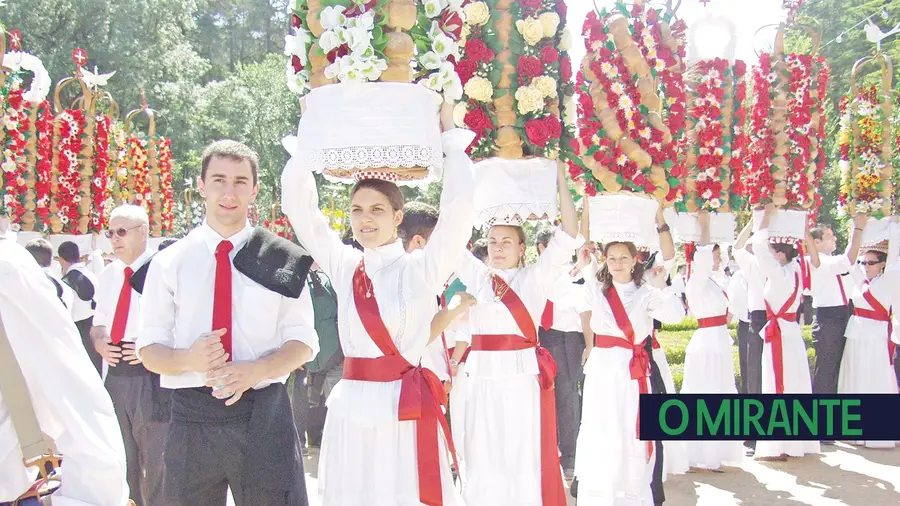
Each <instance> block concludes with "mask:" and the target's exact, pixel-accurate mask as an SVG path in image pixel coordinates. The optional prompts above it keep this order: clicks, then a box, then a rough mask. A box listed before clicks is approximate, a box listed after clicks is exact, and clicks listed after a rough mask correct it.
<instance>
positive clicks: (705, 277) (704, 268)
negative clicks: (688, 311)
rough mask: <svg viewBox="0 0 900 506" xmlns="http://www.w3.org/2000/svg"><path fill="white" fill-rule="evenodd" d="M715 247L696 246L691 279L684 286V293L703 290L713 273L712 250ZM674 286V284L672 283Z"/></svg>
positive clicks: (709, 245) (711, 245)
mask: <svg viewBox="0 0 900 506" xmlns="http://www.w3.org/2000/svg"><path fill="white" fill-rule="evenodd" d="M714 248H715V245H713V244H708V245H706V246H697V249H696V250H695V251H694V260H693V262H691V271H692V272H691V277H690V279H688V281H687V283H686V284H685V286H684V291H686V292H687V293H692V292H694V291H696V290H700V289H703V288H704V287H705V286H706V283H707V282H708V281H709V277H710V275H712V272H713V249H714ZM672 286H673V287H674V286H675V283H674V282H673V283H672Z"/></svg>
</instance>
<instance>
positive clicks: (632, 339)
mask: <svg viewBox="0 0 900 506" xmlns="http://www.w3.org/2000/svg"><path fill="white" fill-rule="evenodd" d="M664 233H668V232H667V231H664ZM637 255H638V252H637V249H636V248H635V246H634V244H633V243H631V242H607V244H605V245H604V257H605V263H604V264H603V265H602V267H598V266H597V265H596V264H593V263H592V265H591V267H589V268H587V269H586V271H587V272H586V273H585V280H586V282H585V289H584V295H585V297H584V300H583V301H581V307H579V309H578V310H579V312H581V313H586V312H590V313H591V318H590V328H591V330H592V331H593V332H594V343H593V348H590V349H589V355H588V358H587V361H586V363H585V366H584V373H585V380H584V407H583V411H582V418H581V429H580V431H579V433H578V444H577V449H576V454H575V476H576V478H577V479H578V504H579V506H585V505H586V506H652V505H653V504H654V503H659V502H661V501H663V500H664V494H663V490H662V471H663V470H662V467H661V466H662V463H661V459H660V458H659V457H660V455H659V451H660V448H661V447H662V445H660V444H657V442H653V441H641V440H640V436H639V433H638V420H639V416H640V415H639V409H638V406H639V404H638V400H639V396H640V394H641V393H654V392H660V391H662V390H663V389H664V388H665V386H664V383H665V382H664V380H663V378H662V375H661V374H660V369H659V366H658V364H657V363H656V362H655V359H654V358H653V352H652V337H651V336H652V333H653V320H654V319H656V320H659V321H661V322H662V323H677V322H680V321H681V320H682V319H683V318H684V316H685V310H684V305H683V304H682V301H681V299H680V298H679V297H678V296H677V295H675V293H674V292H672V291H671V290H669V289H666V287H665V284H666V282H665V280H666V272H665V271H664V270H662V271H660V272H656V273H655V274H654V275H652V276H650V277H649V278H647V279H648V281H647V282H645V281H644V279H645V278H644V272H643V264H641V263H640V262H639V261H638V258H637ZM598 270H599V273H598V272H597V271H598ZM664 454H665V450H663V458H665V457H664Z"/></svg>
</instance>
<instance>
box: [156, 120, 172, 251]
mask: <svg viewBox="0 0 900 506" xmlns="http://www.w3.org/2000/svg"><path fill="white" fill-rule="evenodd" d="M157 161H158V164H159V191H160V193H161V197H162V209H160V216H161V220H162V223H161V225H162V233H163V234H164V235H166V234H169V233H171V232H173V231H174V230H175V194H174V188H173V186H172V139H166V138H162V137H161V138H159V139H158V140H157Z"/></svg>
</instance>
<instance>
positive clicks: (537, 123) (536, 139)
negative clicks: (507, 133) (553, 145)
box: [525, 119, 550, 147]
mask: <svg viewBox="0 0 900 506" xmlns="http://www.w3.org/2000/svg"><path fill="white" fill-rule="evenodd" d="M525 133H526V134H527V135H528V141H529V142H531V143H532V144H534V145H535V146H539V147H544V146H546V145H547V142H548V141H549V140H550V130H549V129H548V128H547V123H546V122H545V121H543V120H539V119H530V120H528V121H526V122H525Z"/></svg>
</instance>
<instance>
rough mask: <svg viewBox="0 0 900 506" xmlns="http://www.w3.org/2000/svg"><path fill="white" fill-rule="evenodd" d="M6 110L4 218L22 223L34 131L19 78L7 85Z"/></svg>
mask: <svg viewBox="0 0 900 506" xmlns="http://www.w3.org/2000/svg"><path fill="white" fill-rule="evenodd" d="M7 83H8V85H7V87H6V89H5V90H4V91H5V97H4V98H5V102H6V107H5V109H4V111H3V125H2V127H3V130H4V132H5V134H6V135H5V139H4V141H3V161H2V163H0V173H2V174H0V175H2V178H0V214H3V215H6V216H8V217H9V219H10V221H12V222H13V223H19V222H20V221H21V218H22V215H24V214H25V199H26V195H27V192H28V187H27V186H26V184H25V176H26V172H27V161H26V155H25V144H26V133H27V132H28V130H29V129H30V128H31V121H30V119H29V118H28V111H29V104H28V102H26V101H25V100H24V99H23V97H22V93H23V92H22V89H21V87H20V84H21V81H20V80H19V79H17V78H15V77H13V78H12V79H10V80H8V81H7Z"/></svg>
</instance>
